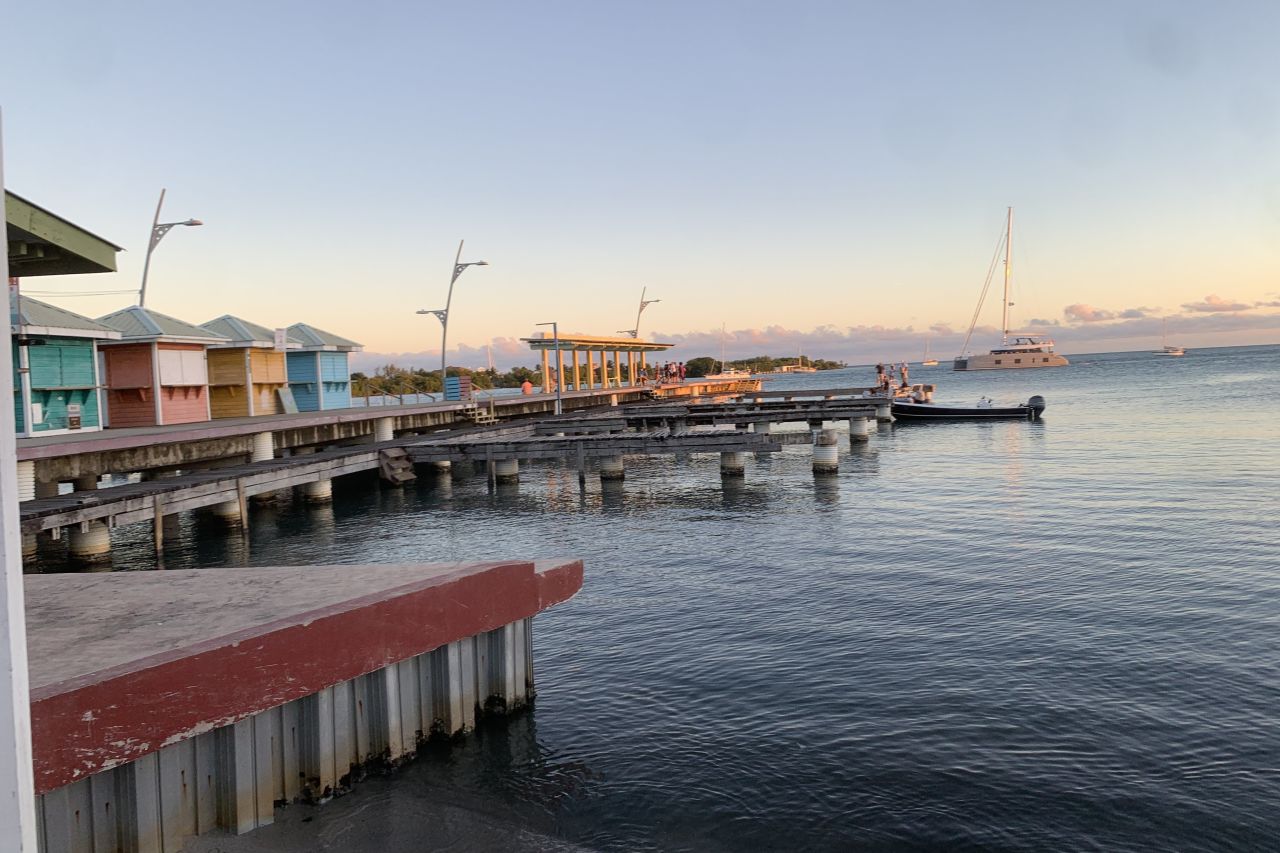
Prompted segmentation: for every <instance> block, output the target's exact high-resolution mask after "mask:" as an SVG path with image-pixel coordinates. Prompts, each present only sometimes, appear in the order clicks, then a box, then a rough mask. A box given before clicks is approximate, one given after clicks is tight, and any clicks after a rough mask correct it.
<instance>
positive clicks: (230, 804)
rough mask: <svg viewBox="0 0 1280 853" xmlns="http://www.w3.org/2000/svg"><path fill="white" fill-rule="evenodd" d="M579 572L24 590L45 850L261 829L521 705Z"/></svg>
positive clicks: (249, 579)
mask: <svg viewBox="0 0 1280 853" xmlns="http://www.w3.org/2000/svg"><path fill="white" fill-rule="evenodd" d="M581 584H582V565H581V563H579V562H575V561H564V562H556V561H552V562H542V563H530V562H497V563H481V564H458V565H449V566H313V567H299V568H252V569H217V570H185V571H172V572H138V573H114V574H96V575H50V576H30V577H28V578H27V612H28V621H29V627H28V631H29V636H30V646H31V661H32V665H31V680H32V727H33V739H34V751H35V772H36V787H37V793H38V794H39V795H40V797H39V803H38V806H39V814H40V818H41V825H40V837H41V849H42V850H44V851H48V853H54V851H71V850H75V851H91V852H92V853H106V851H112V853H114V851H117V850H125V851H162V853H173V851H178V850H181V849H182V848H183V844H184V843H185V841H184V840H185V839H187V838H189V837H191V836H194V835H198V834H203V833H206V832H210V831H213V830H216V829H221V830H226V831H230V832H236V833H240V832H247V831H249V830H252V829H254V828H256V827H260V826H264V825H266V824H269V823H271V822H272V821H273V819H274V807H275V805H276V804H277V803H287V802H290V801H294V800H298V799H308V800H323V799H325V798H327V797H329V796H332V795H333V794H334V793H336V792H339V791H341V790H342V789H343V788H344V787H345V786H346V785H349V784H350V783H351V781H352V780H354V779H355V778H358V776H359V775H360V772H359V771H360V769H361V768H362V767H363V766H364V765H366V764H369V763H371V762H376V763H396V762H399V761H403V760H406V759H407V758H409V757H411V756H412V755H413V753H414V751H415V750H416V748H417V746H418V744H419V743H420V742H421V741H423V740H424V739H426V738H428V737H431V736H432V735H445V736H451V735H458V734H463V733H465V732H467V731H468V730H469V729H470V728H472V727H473V726H474V725H475V721H476V719H477V717H478V716H479V715H481V714H484V713H504V712H509V711H512V710H515V709H518V708H520V707H521V706H523V705H524V704H526V703H527V702H528V701H529V700H530V698H531V697H532V695H533V663H532V617H533V616H534V615H535V614H536V613H538V612H540V611H541V610H543V609H545V608H547V607H550V606H552V605H554V604H556V603H559V602H561V601H564V600H566V599H568V598H570V597H571V596H572V595H573V594H575V593H576V592H577V590H578V589H579V588H580V587H581Z"/></svg>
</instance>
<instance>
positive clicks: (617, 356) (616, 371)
mask: <svg viewBox="0 0 1280 853" xmlns="http://www.w3.org/2000/svg"><path fill="white" fill-rule="evenodd" d="M613 387H614V388H621V387H622V353H620V352H618V351H617V350H614V351H613Z"/></svg>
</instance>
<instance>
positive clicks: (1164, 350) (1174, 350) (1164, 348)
mask: <svg viewBox="0 0 1280 853" xmlns="http://www.w3.org/2000/svg"><path fill="white" fill-rule="evenodd" d="M1168 325H1169V321H1168V320H1161V321H1160V349H1158V350H1154V351H1152V353H1151V354H1152V355H1186V354H1187V350H1186V348H1185V347H1171V346H1169V345H1168V344H1167V343H1165V328H1166V327H1167V326H1168Z"/></svg>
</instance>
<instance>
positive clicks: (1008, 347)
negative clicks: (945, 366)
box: [951, 207, 1070, 370]
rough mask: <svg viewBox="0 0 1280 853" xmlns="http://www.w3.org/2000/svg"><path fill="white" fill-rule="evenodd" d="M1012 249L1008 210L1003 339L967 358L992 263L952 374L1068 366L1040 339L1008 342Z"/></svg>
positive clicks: (1021, 338) (1016, 338)
mask: <svg viewBox="0 0 1280 853" xmlns="http://www.w3.org/2000/svg"><path fill="white" fill-rule="evenodd" d="M1012 247H1013V208H1012V207H1011V208H1009V215H1008V221H1007V224H1006V226H1005V235H1004V312H1003V314H1002V315H1001V329H1003V330H1004V332H1003V334H1004V336H1003V337H1002V338H1001V340H1000V346H999V347H997V348H995V349H993V350H991V352H989V353H985V354H978V355H969V354H968V352H969V339H970V338H971V337H972V336H973V329H974V326H976V325H977V323H978V315H979V314H981V313H982V302H983V300H984V299H985V298H986V295H987V287H988V286H989V285H990V284H991V274H992V273H994V272H995V262H994V261H993V262H992V265H991V270H990V271H989V272H988V273H987V283H986V285H984V286H983V288H982V296H980V297H979V298H978V309H977V310H976V311H974V312H973V321H972V322H970V323H969V334H968V335H966V336H965V339H964V346H963V347H962V348H961V349H962V351H963V352H962V354H961V355H958V356H956V358H955V361H954V362H953V363H952V365H951V369H952V370H1011V369H1014V368H1028V367H1065V366H1066V365H1068V364H1070V362H1069V361H1067V359H1066V356H1062V355H1058V353H1056V352H1054V350H1053V340H1052V339H1050V338H1046V337H1044V336H1043V335H1015V336H1014V338H1013V343H1010V342H1009V307H1010V306H1011V305H1013V303H1012V302H1010V301H1009V280H1010V278H1011V277H1012V275H1013V266H1012V261H1011V251H1012Z"/></svg>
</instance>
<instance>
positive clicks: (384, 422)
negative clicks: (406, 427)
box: [373, 418, 396, 442]
mask: <svg viewBox="0 0 1280 853" xmlns="http://www.w3.org/2000/svg"><path fill="white" fill-rule="evenodd" d="M395 423H396V419H395V418H378V419H377V420H376V421H374V422H373V440H374V441H375V442H376V441H390V440H391V439H393V438H395V437H396V433H395Z"/></svg>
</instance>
